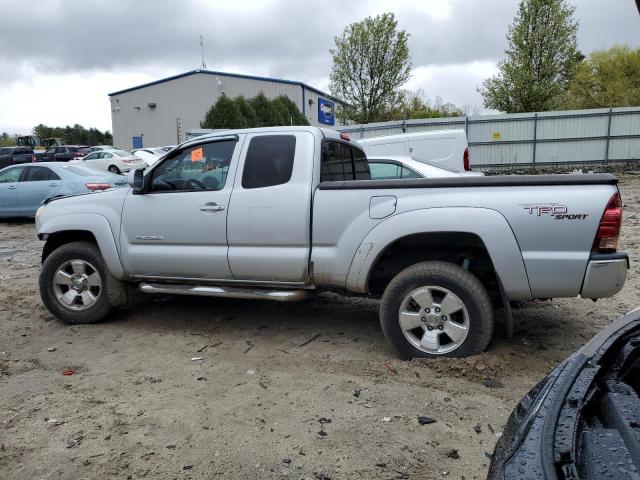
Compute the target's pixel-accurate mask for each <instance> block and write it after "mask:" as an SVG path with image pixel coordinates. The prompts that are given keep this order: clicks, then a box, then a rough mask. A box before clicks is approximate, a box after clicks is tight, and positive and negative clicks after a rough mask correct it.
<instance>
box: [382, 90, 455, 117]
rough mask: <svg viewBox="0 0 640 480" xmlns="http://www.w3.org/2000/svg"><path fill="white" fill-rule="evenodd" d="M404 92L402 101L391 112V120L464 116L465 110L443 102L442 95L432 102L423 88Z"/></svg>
mask: <svg viewBox="0 0 640 480" xmlns="http://www.w3.org/2000/svg"><path fill="white" fill-rule="evenodd" d="M402 93H403V95H402V102H401V104H400V105H399V107H398V108H397V109H396V110H394V111H393V112H392V113H391V115H390V119H391V120H404V119H406V120H411V119H416V118H441V117H460V116H463V112H462V111H461V110H460V109H459V108H458V107H456V106H455V105H454V104H453V103H450V102H443V101H442V99H441V98H440V97H436V99H435V101H434V102H432V101H431V100H430V99H429V98H428V97H427V96H426V94H425V93H424V90H422V89H418V90H415V91H411V90H405V91H404V92H402Z"/></svg>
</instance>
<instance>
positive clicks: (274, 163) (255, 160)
mask: <svg viewBox="0 0 640 480" xmlns="http://www.w3.org/2000/svg"><path fill="white" fill-rule="evenodd" d="M295 155H296V137H295V136H293V135H262V136H259V137H254V138H252V139H251V143H250V144H249V148H248V149H247V158H246V159H245V161H244V170H243V172H242V188H246V189H249V188H264V187H273V186H275V185H282V184H285V183H287V182H288V181H289V180H291V175H292V173H293V160H294V157H295Z"/></svg>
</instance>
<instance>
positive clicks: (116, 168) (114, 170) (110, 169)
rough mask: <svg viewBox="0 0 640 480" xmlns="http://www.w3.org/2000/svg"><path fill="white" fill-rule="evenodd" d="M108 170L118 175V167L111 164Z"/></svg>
mask: <svg viewBox="0 0 640 480" xmlns="http://www.w3.org/2000/svg"><path fill="white" fill-rule="evenodd" d="M109 171H110V172H111V173H116V174H118V175H120V169H119V168H118V167H116V166H115V165H111V166H110V167H109Z"/></svg>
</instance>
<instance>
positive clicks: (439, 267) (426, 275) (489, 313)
mask: <svg viewBox="0 0 640 480" xmlns="http://www.w3.org/2000/svg"><path fill="white" fill-rule="evenodd" d="M426 286H435V287H441V288H444V289H447V290H449V291H450V292H452V293H454V294H455V295H456V296H457V297H458V298H459V300H461V301H462V304H463V305H464V307H465V309H466V312H467V313H468V317H467V329H468V333H467V334H466V338H465V339H464V340H462V341H461V343H460V345H459V346H458V347H457V348H455V349H454V350H452V351H450V352H446V353H435V354H432V353H427V352H425V351H423V350H420V349H419V348H417V347H416V346H414V344H412V343H411V341H409V339H408V338H407V337H405V334H404V333H403V329H402V328H401V326H400V308H401V305H402V304H403V301H404V300H405V298H406V297H407V296H408V295H409V294H410V293H411V292H414V291H415V290H416V289H418V288H421V287H426ZM450 320H451V319H450ZM493 323H494V320H493V308H492V305H491V299H490V297H489V294H488V293H487V291H486V289H485V288H484V286H483V285H482V284H481V283H480V281H479V280H478V279H477V278H476V277H475V276H474V275H473V274H471V273H470V272H468V271H467V270H464V269H463V268H461V267H459V266H457V265H455V264H453V263H449V262H439V261H432V262H423V263H417V264H415V265H412V266H411V267H408V268H406V269H405V270H403V271H402V272H400V273H399V274H398V275H396V276H395V277H394V278H393V279H392V280H391V282H390V283H389V285H388V286H387V288H386V289H385V291H384V294H383V296H382V300H381V302H380V325H381V327H382V331H383V333H384V336H385V337H386V339H387V341H388V342H389V343H390V344H391V346H392V347H393V349H394V350H395V351H396V353H397V354H398V356H400V358H402V359H405V360H409V359H411V358H415V357H419V358H437V357H466V356H470V355H475V354H479V353H482V352H483V351H484V350H486V348H487V347H488V346H489V342H490V341H491V336H492V335H493ZM445 327H446V325H445ZM420 328H422V326H420ZM424 328H427V327H426V324H425V327H424ZM436 328H439V327H436ZM416 330H417V332H418V335H419V334H420V330H419V328H418V329H416ZM432 330H433V328H432ZM435 333H438V332H435ZM441 338H442V337H441ZM444 338H445V339H447V338H448V337H446V336H445V337H444ZM454 343H455V342H454Z"/></svg>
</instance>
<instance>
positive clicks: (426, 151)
mask: <svg viewBox="0 0 640 480" xmlns="http://www.w3.org/2000/svg"><path fill="white" fill-rule="evenodd" d="M358 143H359V144H360V145H361V146H362V149H363V150H364V153H366V154H367V157H384V156H386V155H406V156H410V157H413V158H414V159H416V160H424V161H426V162H429V163H432V164H435V165H439V166H442V167H444V168H449V169H452V170H455V171H457V172H467V171H469V170H471V166H470V165H469V145H468V143H467V135H466V134H465V132H464V130H433V131H429V132H418V133H403V134H400V135H388V136H386V137H373V138H363V139H361V140H358Z"/></svg>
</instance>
